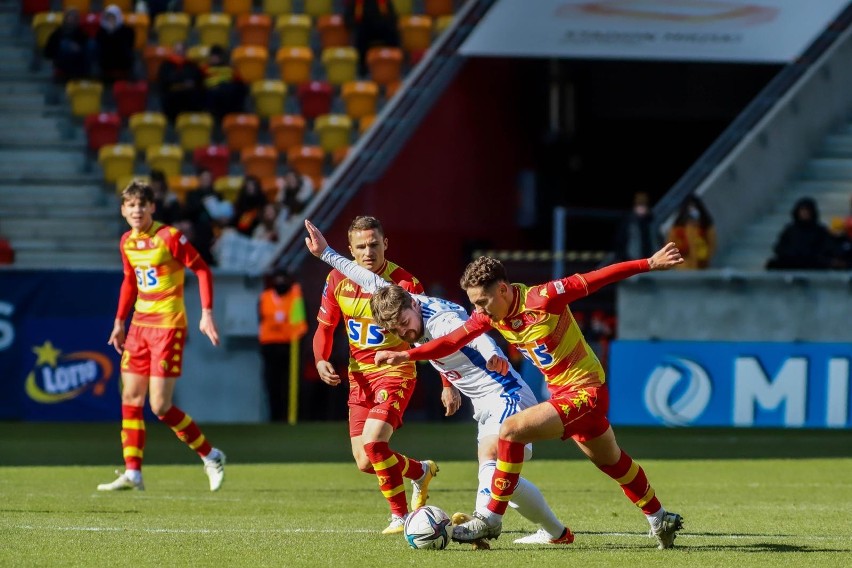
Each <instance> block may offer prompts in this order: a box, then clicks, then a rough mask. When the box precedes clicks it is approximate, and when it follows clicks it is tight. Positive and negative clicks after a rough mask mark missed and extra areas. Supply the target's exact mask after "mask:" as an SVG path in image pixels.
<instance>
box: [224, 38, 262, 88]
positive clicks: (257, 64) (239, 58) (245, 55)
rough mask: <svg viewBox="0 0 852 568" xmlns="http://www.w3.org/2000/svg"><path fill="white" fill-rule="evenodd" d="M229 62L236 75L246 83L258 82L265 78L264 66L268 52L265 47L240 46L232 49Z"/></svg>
mask: <svg viewBox="0 0 852 568" xmlns="http://www.w3.org/2000/svg"><path fill="white" fill-rule="evenodd" d="M231 61H233V63H234V67H235V68H236V70H237V73H239V74H240V76H241V77H242V78H243V80H244V81H246V82H247V83H253V82H254V81H260V80H261V79H263V78H264V77H265V76H266V64H267V62H268V61H269V52H268V51H267V50H266V48H265V47H259V46H256V45H240V46H238V47H236V48H234V51H233V53H232V54H231Z"/></svg>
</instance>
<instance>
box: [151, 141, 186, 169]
mask: <svg viewBox="0 0 852 568" xmlns="http://www.w3.org/2000/svg"><path fill="white" fill-rule="evenodd" d="M182 161H183V150H182V149H181V147H180V146H175V145H174V144H162V145H160V146H150V147H149V148H148V149H147V150H146V151H145V163H146V164H148V167H149V168H150V169H152V170H160V171H162V172H163V173H164V174H165V175H166V176H177V175H180V166H181V162H182Z"/></svg>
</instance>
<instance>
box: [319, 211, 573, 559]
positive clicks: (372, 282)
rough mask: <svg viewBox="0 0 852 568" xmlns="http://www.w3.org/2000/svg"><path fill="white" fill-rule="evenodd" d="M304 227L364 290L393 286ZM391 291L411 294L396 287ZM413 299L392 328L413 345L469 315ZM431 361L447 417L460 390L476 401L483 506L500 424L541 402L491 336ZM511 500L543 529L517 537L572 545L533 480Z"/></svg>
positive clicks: (521, 484)
mask: <svg viewBox="0 0 852 568" xmlns="http://www.w3.org/2000/svg"><path fill="white" fill-rule="evenodd" d="M305 227H306V228H307V230H308V235H309V236H308V237H307V238H305V244H306V245H307V247H308V249H309V250H310V251H311V253H312V254H313V255H314V256H316V257H318V258H320V259H321V260H323V261H325V262H326V263H328V264H329V265H331V266H332V267H333V268H336V269H337V270H339V271H340V272H342V273H343V274H344V275H345V276H346V277H348V278H350V279H351V280H353V281H354V282H356V283H357V284H358V285H359V286H361V288H362V289H363V290H364V291H365V292H370V293H374V292H376V291H377V290H379V289H380V288H387V287H389V286H391V284H390V283H389V282H386V281H385V280H383V279H382V278H380V277H378V276H377V275H376V274H374V273H373V272H370V271H369V270H367V269H365V268H362V267H361V266H359V265H358V264H356V263H355V262H353V261H351V260H349V259H347V258H345V257H343V256H341V255H340V254H338V253H337V252H336V251H334V249H332V248H330V247H329V246H328V243H327V241H326V239H325V237H324V236H323V234H322V233H321V232H320V231H319V229H317V228H316V227H315V226H314V225H313V224H312V223H311V222H310V221H308V220H306V221H305ZM389 292H391V293H401V294H408V292H406V291H405V290H403V289H402V288H400V287H398V286H396V287H394V289H393V290H389ZM410 297H411V298H412V308H413V310H411V311H410V315H411V317H410V318H409V320H411V321H408V320H407V321H406V322H405V323H406V324H408V325H405V326H401V327H399V328H396V329H388V331H390V332H391V333H395V334H397V335H399V336H400V337H401V338H402V339H405V340H406V341H408V342H409V343H415V344H421V343H425V342H426V341H429V340H431V339H434V338H436V337H441V336H444V335H446V334H447V333H449V332H451V331H453V330H454V329H456V328H457V327H459V326H460V325H461V324H462V323H464V322H465V321H466V320H467V318H468V315H467V312H465V310H464V308H462V307H461V306H460V305H458V304H456V303H454V302H450V301H448V300H444V299H442V298H435V297H431V296H424V295H420V294H410ZM403 327H404V328H405V329H403ZM497 360H499V361H500V362H502V363H504V364H505V365H506V366H508V371H509V372H507V373H505V374H501V373H500V372H499V371H497V370H489V368H488V367H490V366H492V367H493V364H492V365H489V364H488V363H489V361H491V362H494V361H497ZM430 363H431V364H432V366H433V367H435V369H437V370H438V372H439V373H441V376H442V377H443V378H444V379H445V380H446V381H448V382H449V386H447V383H445V386H444V389H443V391H442V393H441V402H442V403H443V404H444V406H445V407H446V409H447V415H448V416H449V415H451V414H454V413H455V412H456V411H457V410H458V408H459V406H460V405H461V399H460V398H459V392H461V393H462V394H464V395H465V396H467V397H468V398H470V400H471V402H472V403H473V409H474V414H473V418H474V420H476V421H477V424H478V431H477V455H478V458H479V488H478V490H477V494H476V505H477V507H479V506H485V505H487V503H488V501H489V499H490V496H491V477H492V474H493V473H494V469H495V468H496V464H497V440H498V434H499V432H500V425H501V424H502V423H503V420H505V419H506V418H508V417H509V416H512V415H513V414H517V413H518V412H520V411H521V410H523V409H525V408H529V407H531V406H535V405H536V404H538V401H537V400H536V398H535V395H534V394H533V392H532V389H530V387H529V385H527V383H526V382H524V380H523V378H521V376H520V375H519V374H518V372H517V371H515V369H514V368H512V367H511V365H508V361H507V358H506V356H505V355H504V354H503V351H502V350H501V349H500V347H499V346H498V345H497V344H496V343H495V342H494V340H493V339H491V337H489V336H488V335H487V334H483V335H480V336H479V337H477V338H476V339H475V340H473V341H471V342H470V343H469V344H468V345H466V346H464V347H462V348H461V349H460V350H459V351H457V352H455V353H453V354H452V355H449V356H447V357H445V358H443V359H441V360H436V361H430ZM531 456H532V445H531V444H530V445H528V446H527V448H526V451H525V459H526V460H528V459H529V458H530V457H531ZM509 504H510V506H511V507H512V508H514V509H515V510H517V511H518V512H519V513H520V514H521V515H523V516H524V517H526V518H527V519H529V520H530V521H532V522H533V523H536V524H537V525H539V526H540V527H541V528H540V529H539V530H538V532H536V533H534V534H532V535H529V536H526V537H523V538H519V539H517V540H515V542H516V543H519V544H570V543H571V542H573V541H574V535H573V533H572V532H571V531H570V530H569V529H568V528H567V527H566V526H565V525H564V524H563V523H562V522H561V521H560V520H559V519H558V518H557V517H556V515H555V514H554V513H553V511H552V510H551V509H550V506H549V505H548V504H547V502H546V501H545V500H544V496H543V495H542V494H541V491H539V489H538V487H536V486H535V485H533V484H532V483H530V481H529V480H527V479H525V478H523V477H521V478H520V480H519V481H518V487H517V488H516V489H515V492H514V493H513V494H512V501H511V502H510V503H509ZM453 517H454V522H455V521H463V520H466V519H465V518H466V517H467V518H469V517H468V516H467V515H465V514H459V513H457V514H456V515H453Z"/></svg>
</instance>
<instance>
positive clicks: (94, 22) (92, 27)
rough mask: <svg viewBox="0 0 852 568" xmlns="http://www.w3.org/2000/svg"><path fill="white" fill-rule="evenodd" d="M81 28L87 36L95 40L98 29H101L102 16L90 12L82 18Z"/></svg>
mask: <svg viewBox="0 0 852 568" xmlns="http://www.w3.org/2000/svg"><path fill="white" fill-rule="evenodd" d="M80 27H81V28H83V31H84V32H86V35H87V36H89V37H90V38H92V39H94V37H95V36H96V35H98V28H100V27H101V15H100V14H98V13H97V12H89V13H88V14H85V15H84V16H83V17H82V18H80Z"/></svg>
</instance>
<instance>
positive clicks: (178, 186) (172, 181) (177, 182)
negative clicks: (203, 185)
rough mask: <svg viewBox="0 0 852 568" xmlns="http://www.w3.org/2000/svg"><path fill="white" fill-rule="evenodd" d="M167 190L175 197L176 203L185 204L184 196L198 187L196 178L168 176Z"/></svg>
mask: <svg viewBox="0 0 852 568" xmlns="http://www.w3.org/2000/svg"><path fill="white" fill-rule="evenodd" d="M167 179H168V184H169V190H171V191H173V192H174V193H175V195H177V198H178V201H180V202H181V203H186V194H187V193H189V192H190V191H195V190H196V189H198V187H199V185H200V184H199V182H198V178H197V177H196V176H168V178H167Z"/></svg>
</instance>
